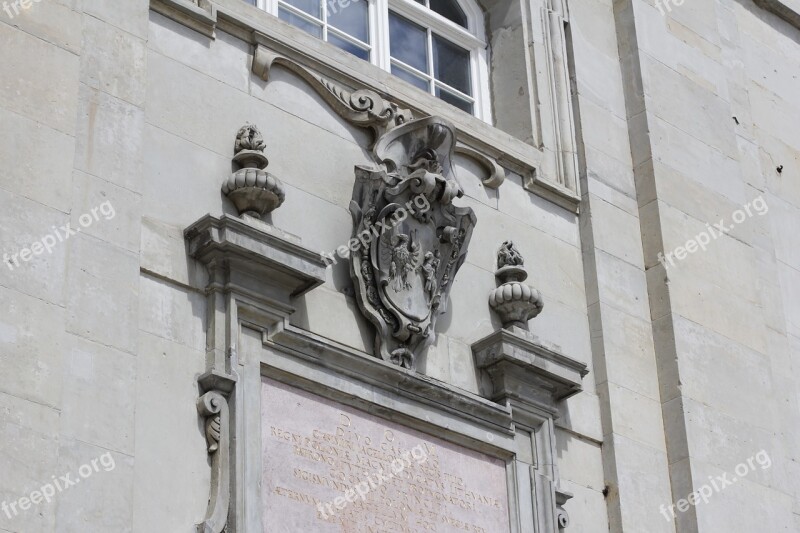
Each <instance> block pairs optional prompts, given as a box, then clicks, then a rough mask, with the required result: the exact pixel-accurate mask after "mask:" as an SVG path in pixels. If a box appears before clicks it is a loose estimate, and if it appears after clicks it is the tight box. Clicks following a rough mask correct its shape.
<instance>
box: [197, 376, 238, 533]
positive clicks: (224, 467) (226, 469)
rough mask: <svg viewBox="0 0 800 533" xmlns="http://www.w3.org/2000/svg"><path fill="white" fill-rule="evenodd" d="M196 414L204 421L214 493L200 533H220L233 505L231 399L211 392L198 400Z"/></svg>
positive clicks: (212, 492) (200, 527)
mask: <svg viewBox="0 0 800 533" xmlns="http://www.w3.org/2000/svg"><path fill="white" fill-rule="evenodd" d="M197 411H198V413H199V414H200V416H201V417H203V418H204V419H205V436H206V443H207V449H208V454H209V455H210V456H211V493H210V495H209V499H208V509H207V511H206V516H205V519H204V520H203V522H202V523H201V524H198V525H197V531H198V533H221V532H222V531H224V530H225V526H226V524H227V521H228V508H229V506H230V490H231V487H230V480H231V470H230V411H229V409H228V400H227V399H226V398H225V396H223V395H222V394H221V393H219V392H217V391H209V392H207V393H205V394H204V395H203V396H201V397H200V398H199V399H198V400H197Z"/></svg>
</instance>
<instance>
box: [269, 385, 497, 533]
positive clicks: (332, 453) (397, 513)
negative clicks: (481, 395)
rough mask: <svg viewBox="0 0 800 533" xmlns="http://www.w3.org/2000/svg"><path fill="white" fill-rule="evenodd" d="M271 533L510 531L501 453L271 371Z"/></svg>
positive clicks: (461, 532)
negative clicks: (277, 377) (299, 385)
mask: <svg viewBox="0 0 800 533" xmlns="http://www.w3.org/2000/svg"><path fill="white" fill-rule="evenodd" d="M261 401H262V409H263V426H262V443H263V450H262V452H263V468H264V471H263V494H264V531H265V532H267V533H285V532H291V533H294V532H301V531H302V532H309V533H317V532H320V533H328V532H330V533H388V532H403V533H422V532H429V531H430V532H437V533H464V532H470V533H508V531H509V517H508V488H507V484H506V468H505V463H504V462H503V461H502V460H499V459H495V458H493V457H490V456H488V455H485V454H482V453H478V452H474V451H471V450H468V449H465V448H462V447H460V446H456V445H454V444H451V443H448V442H446V441H443V440H441V439H437V438H435V437H431V436H429V435H426V434H424V433H421V432H418V431H415V430H412V429H408V428H406V427H403V426H401V425H399V424H396V423H392V422H387V421H385V420H384V419H381V418H378V417H376V416H372V415H369V414H367V413H364V412H363V411H359V410H357V409H353V408H350V407H346V406H343V405H340V404H337V403H336V402H333V401H330V400H327V399H324V398H321V397H319V396H316V395H314V394H311V393H307V392H305V391H302V390H299V389H296V388H293V387H290V386H288V385H284V384H282V383H278V382H276V381H273V380H270V379H266V378H264V379H263V382H262V394H261Z"/></svg>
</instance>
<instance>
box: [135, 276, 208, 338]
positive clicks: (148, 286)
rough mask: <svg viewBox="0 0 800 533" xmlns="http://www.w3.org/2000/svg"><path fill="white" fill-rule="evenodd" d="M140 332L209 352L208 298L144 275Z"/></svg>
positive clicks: (142, 277) (140, 292)
mask: <svg viewBox="0 0 800 533" xmlns="http://www.w3.org/2000/svg"><path fill="white" fill-rule="evenodd" d="M140 280H141V281H140V283H139V329H140V330H141V331H145V332H147V333H151V334H153V335H156V336H158V337H161V338H163V339H167V340H169V341H171V342H175V343H178V344H183V345H185V346H188V347H190V348H192V349H194V350H198V351H200V352H202V351H204V350H205V349H206V331H205V328H206V320H207V318H206V317H207V310H206V305H207V303H206V296H205V295H204V294H203V293H202V292H200V291H196V292H195V291H189V290H187V289H186V288H184V287H178V286H175V285H170V284H169V283H168V282H165V281H163V280H160V279H157V278H153V277H150V276H147V275H145V274H143V275H142V276H141V278H140Z"/></svg>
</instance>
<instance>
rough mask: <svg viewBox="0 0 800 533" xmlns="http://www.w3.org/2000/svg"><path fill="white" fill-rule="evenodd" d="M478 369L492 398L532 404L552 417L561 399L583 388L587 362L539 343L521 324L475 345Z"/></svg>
mask: <svg viewBox="0 0 800 533" xmlns="http://www.w3.org/2000/svg"><path fill="white" fill-rule="evenodd" d="M472 352H473V353H474V354H475V360H476V363H477V366H478V368H479V369H481V370H483V371H485V372H486V374H487V376H488V377H489V379H490V382H491V385H492V388H491V391H489V394H488V396H489V398H491V399H493V400H495V401H498V402H505V401H506V400H508V399H513V400H517V401H520V402H522V403H525V404H528V405H533V406H535V407H538V408H539V409H542V410H544V411H545V412H548V413H550V414H551V415H552V416H553V417H555V416H557V414H558V402H560V401H562V400H564V399H566V398H569V397H570V396H572V395H574V394H577V393H579V392H580V391H581V390H583V387H582V385H581V380H582V378H583V377H584V376H585V375H586V374H587V373H588V370H587V368H586V365H585V364H584V363H581V362H579V361H576V360H574V359H572V358H570V357H568V356H566V355H564V354H562V353H559V352H557V351H555V350H554V349H552V348H547V347H545V346H542V345H541V344H539V343H538V339H537V338H536V336H535V335H533V334H531V333H530V332H528V331H526V330H524V329H521V328H519V327H515V326H513V327H511V328H510V329H501V330H499V331H496V332H494V333H492V334H491V335H489V336H487V337H484V338H483V339H481V340H479V341H478V342H476V343H475V344H473V345H472Z"/></svg>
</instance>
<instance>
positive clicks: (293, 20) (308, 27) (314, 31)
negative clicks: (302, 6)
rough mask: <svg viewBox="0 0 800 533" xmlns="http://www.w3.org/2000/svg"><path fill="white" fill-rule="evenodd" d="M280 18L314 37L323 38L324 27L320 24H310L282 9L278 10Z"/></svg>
mask: <svg viewBox="0 0 800 533" xmlns="http://www.w3.org/2000/svg"><path fill="white" fill-rule="evenodd" d="M278 17H280V19H281V20H285V21H286V22H288V23H289V24H291V25H292V26H297V27H298V28H300V29H301V30H303V31H304V32H307V33H310V34H311V35H313V36H314V37H318V38H320V39H321V38H322V26H320V25H318V24H314V23H313V22H309V21H307V20H306V19H304V18H302V17H298V16H297V15H295V14H294V13H290V12H289V11H287V10H286V9H283V8H280V9H278Z"/></svg>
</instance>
